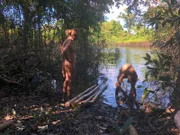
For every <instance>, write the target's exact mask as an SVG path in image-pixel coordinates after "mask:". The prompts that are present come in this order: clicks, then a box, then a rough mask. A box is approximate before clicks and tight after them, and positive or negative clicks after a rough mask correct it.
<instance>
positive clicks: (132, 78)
mask: <svg viewBox="0 0 180 135" xmlns="http://www.w3.org/2000/svg"><path fill="white" fill-rule="evenodd" d="M125 78H127V79H128V83H130V84H131V89H130V93H129V95H127V92H125V91H124V90H123V89H122V87H121V83H123V79H125ZM137 80H138V75H137V73H136V71H135V69H134V68H133V66H132V65H131V64H124V65H123V66H122V67H121V68H120V71H119V74H118V77H117V82H116V93H115V95H116V96H117V95H118V94H117V93H118V92H122V93H123V95H124V97H125V98H128V101H130V102H131V104H130V105H131V107H133V105H134V104H135V105H136V107H137V109H139V105H138V103H137V102H136V88H135V85H136V82H137Z"/></svg>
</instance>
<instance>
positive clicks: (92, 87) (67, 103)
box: [65, 84, 96, 107]
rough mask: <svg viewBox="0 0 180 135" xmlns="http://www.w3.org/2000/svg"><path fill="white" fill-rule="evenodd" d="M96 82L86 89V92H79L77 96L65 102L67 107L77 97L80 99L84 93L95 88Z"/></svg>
mask: <svg viewBox="0 0 180 135" xmlns="http://www.w3.org/2000/svg"><path fill="white" fill-rule="evenodd" d="M95 86H96V85H95V84H94V85H93V86H91V87H90V88H88V89H86V90H85V91H84V92H82V93H80V94H78V95H77V96H75V97H74V98H73V99H71V100H69V101H67V102H66V103H65V107H69V106H70V105H71V104H72V103H73V102H74V101H75V100H76V99H78V98H79V97H81V96H82V95H83V94H85V93H87V92H88V91H90V90H92V89H94V88H95Z"/></svg>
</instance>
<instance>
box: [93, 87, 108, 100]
mask: <svg viewBox="0 0 180 135" xmlns="http://www.w3.org/2000/svg"><path fill="white" fill-rule="evenodd" d="M107 86H108V85H107V84H106V85H105V86H104V88H103V89H102V90H101V91H99V93H98V94H97V95H95V97H94V98H93V99H92V100H91V101H90V103H93V102H94V101H96V99H97V98H98V97H99V95H100V94H101V93H102V92H103V91H104V90H105V89H107Z"/></svg>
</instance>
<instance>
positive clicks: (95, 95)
mask: <svg viewBox="0 0 180 135" xmlns="http://www.w3.org/2000/svg"><path fill="white" fill-rule="evenodd" d="M106 88H107V84H106V85H105V86H104V88H103V89H101V90H100V91H97V92H96V93H94V94H93V95H92V96H91V97H89V98H88V99H86V100H84V101H82V102H80V103H79V104H78V105H79V106H80V107H87V106H89V105H92V104H93V103H94V102H95V101H96V99H97V98H98V97H99V95H100V94H101V93H102V92H103V91H104V90H105V89H106ZM92 98H93V99H92ZM91 99H92V100H91Z"/></svg>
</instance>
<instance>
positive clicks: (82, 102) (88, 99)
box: [79, 90, 100, 104]
mask: <svg viewBox="0 0 180 135" xmlns="http://www.w3.org/2000/svg"><path fill="white" fill-rule="evenodd" d="M99 91H100V90H98V91H96V92H95V93H94V94H92V95H91V96H90V97H89V98H87V99H86V100H83V101H81V102H79V104H84V103H86V102H88V101H90V100H91V99H92V98H93V97H94V96H95V95H97V94H98V93H99Z"/></svg>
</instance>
